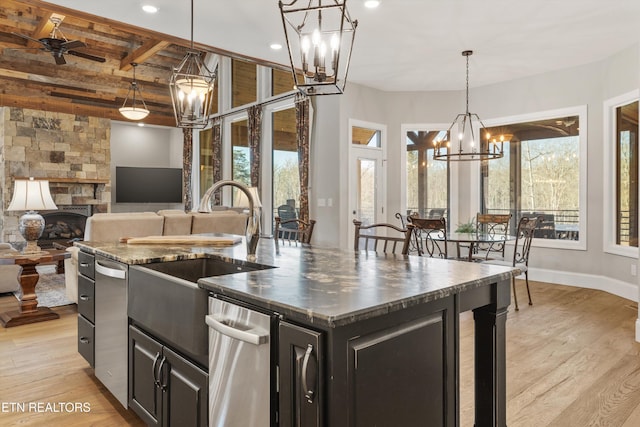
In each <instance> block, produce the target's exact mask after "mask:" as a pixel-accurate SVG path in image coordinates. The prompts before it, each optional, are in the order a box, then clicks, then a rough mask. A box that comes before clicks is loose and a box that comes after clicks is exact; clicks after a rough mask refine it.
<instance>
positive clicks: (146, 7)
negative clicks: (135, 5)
mask: <svg viewBox="0 0 640 427" xmlns="http://www.w3.org/2000/svg"><path fill="white" fill-rule="evenodd" d="M142 10H144V11H145V12H147V13H156V12H157V11H158V8H157V7H155V6H153V5H150V4H145V5H143V6H142Z"/></svg>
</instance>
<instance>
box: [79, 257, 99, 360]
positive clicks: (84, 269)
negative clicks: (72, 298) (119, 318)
mask: <svg viewBox="0 0 640 427" xmlns="http://www.w3.org/2000/svg"><path fill="white" fill-rule="evenodd" d="M93 263H94V256H93V255H91V254H87V253H85V252H78V353H80V354H81V355H82V357H84V359H85V360H86V361H87V362H89V365H90V366H91V367H92V368H93V367H95V343H94V340H95V299H94V296H95V271H94V267H93Z"/></svg>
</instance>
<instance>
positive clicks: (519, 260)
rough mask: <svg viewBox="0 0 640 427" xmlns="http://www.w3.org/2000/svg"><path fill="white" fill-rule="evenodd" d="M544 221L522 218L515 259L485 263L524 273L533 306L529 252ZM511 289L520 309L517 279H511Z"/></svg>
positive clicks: (515, 246)
mask: <svg viewBox="0 0 640 427" xmlns="http://www.w3.org/2000/svg"><path fill="white" fill-rule="evenodd" d="M541 220H542V219H541V218H540V217H526V216H525V217H522V218H520V221H519V222H518V230H517V232H516V240H515V244H514V247H513V257H512V258H511V259H507V258H503V259H490V260H487V261H484V263H486V264H493V265H504V266H510V267H518V268H519V269H520V270H521V271H522V273H524V278H525V283H526V285H527V296H528V297H529V305H533V302H532V301H531V291H530V290H529V272H528V268H529V252H530V251H531V242H532V240H533V236H534V233H535V231H536V228H537V227H538V225H539V224H540V221H541ZM511 287H512V288H513V300H514V302H515V305H516V310H519V309H520V308H519V307H518V296H517V295H516V278H515V276H513V277H512V278H511Z"/></svg>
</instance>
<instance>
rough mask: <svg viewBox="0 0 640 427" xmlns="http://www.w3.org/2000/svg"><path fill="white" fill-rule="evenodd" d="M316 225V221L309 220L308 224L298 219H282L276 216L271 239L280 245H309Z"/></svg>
mask: <svg viewBox="0 0 640 427" xmlns="http://www.w3.org/2000/svg"><path fill="white" fill-rule="evenodd" d="M315 225H316V220H314V219H310V220H309V222H306V221H303V220H301V219H298V218H293V219H282V218H280V217H279V216H276V225H275V229H274V231H273V237H274V239H275V240H276V244H278V241H280V240H281V241H282V243H283V244H284V243H289V245H291V244H292V243H295V244H296V245H297V244H298V243H305V244H310V243H311V236H312V235H313V228H314V227H315Z"/></svg>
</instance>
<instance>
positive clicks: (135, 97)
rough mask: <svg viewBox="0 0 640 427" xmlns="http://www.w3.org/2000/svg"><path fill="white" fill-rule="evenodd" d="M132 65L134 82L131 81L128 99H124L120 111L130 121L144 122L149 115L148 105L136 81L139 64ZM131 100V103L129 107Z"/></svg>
mask: <svg viewBox="0 0 640 427" xmlns="http://www.w3.org/2000/svg"><path fill="white" fill-rule="evenodd" d="M131 65H133V80H132V81H131V86H130V87H129V92H127V97H126V98H125V99H124V102H123V103H122V107H120V108H119V109H118V111H120V114H122V115H123V116H124V117H126V118H127V119H129V120H142V119H144V118H145V117H147V116H148V115H149V110H147V105H146V104H145V102H144V99H143V98H142V92H140V88H139V87H138V82H137V81H136V66H137V65H138V64H131ZM129 98H131V103H130V105H129V106H127V101H129Z"/></svg>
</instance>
